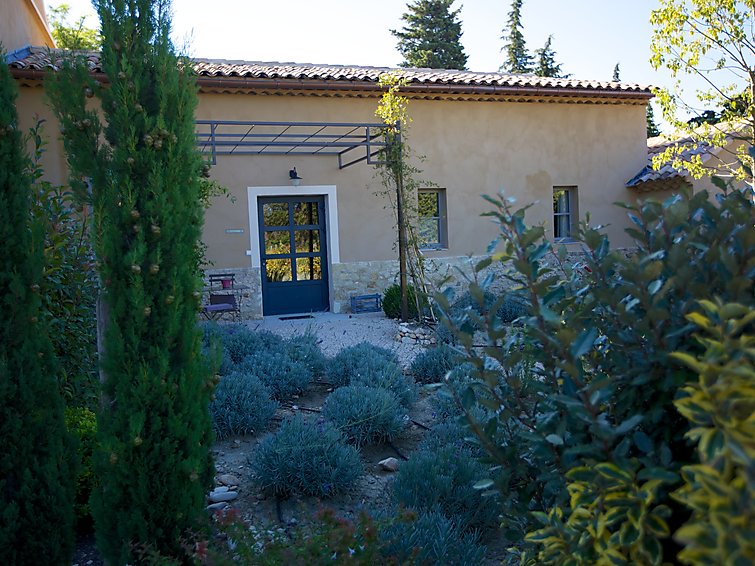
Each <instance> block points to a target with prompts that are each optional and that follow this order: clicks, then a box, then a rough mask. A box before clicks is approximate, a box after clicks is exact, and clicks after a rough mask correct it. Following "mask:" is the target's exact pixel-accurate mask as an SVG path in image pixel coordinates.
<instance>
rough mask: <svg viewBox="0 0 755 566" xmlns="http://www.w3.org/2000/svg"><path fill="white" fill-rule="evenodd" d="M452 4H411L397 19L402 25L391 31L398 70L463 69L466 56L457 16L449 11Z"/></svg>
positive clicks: (424, 0) (423, 0)
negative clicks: (398, 55) (400, 59)
mask: <svg viewBox="0 0 755 566" xmlns="http://www.w3.org/2000/svg"><path fill="white" fill-rule="evenodd" d="M453 3H454V0H415V2H414V3H412V4H409V5H408V6H407V10H408V11H407V12H406V13H405V14H404V15H403V16H402V17H401V19H402V20H403V21H404V22H406V25H405V26H404V28H403V29H402V30H401V31H396V30H391V33H392V34H393V35H394V36H396V37H397V38H398V40H399V41H398V50H399V52H400V53H401V55H403V56H404V62H403V63H401V66H402V67H422V68H425V67H426V68H430V69H466V66H467V56H466V54H465V53H464V47H463V46H462V45H461V22H460V21H459V12H460V11H461V8H459V9H457V10H453V11H452V10H451V4H453Z"/></svg>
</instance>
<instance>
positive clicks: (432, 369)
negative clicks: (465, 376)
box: [409, 344, 462, 383]
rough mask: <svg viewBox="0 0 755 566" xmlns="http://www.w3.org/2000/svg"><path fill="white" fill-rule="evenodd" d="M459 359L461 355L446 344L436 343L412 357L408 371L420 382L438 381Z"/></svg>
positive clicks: (457, 363)
mask: <svg viewBox="0 0 755 566" xmlns="http://www.w3.org/2000/svg"><path fill="white" fill-rule="evenodd" d="M461 359H462V356H461V355H459V353H458V352H457V351H456V350H454V349H453V348H451V347H450V346H448V345H447V344H438V346H437V347H435V348H430V349H428V350H425V351H424V352H422V353H420V354H419V355H418V356H417V357H416V358H414V361H413V362H412V365H411V367H410V368H409V371H410V372H411V374H412V375H413V376H414V379H416V380H417V381H418V382H420V383H438V382H439V381H442V380H443V378H444V377H445V375H446V372H448V371H450V370H451V369H453V368H454V367H456V366H457V365H459V363H460V362H461Z"/></svg>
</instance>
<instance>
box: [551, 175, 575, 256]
mask: <svg viewBox="0 0 755 566" xmlns="http://www.w3.org/2000/svg"><path fill="white" fill-rule="evenodd" d="M576 223H577V187H554V188H553V238H554V239H555V240H556V241H557V242H558V241H561V242H563V241H568V240H571V239H573V237H574V233H575V228H576Z"/></svg>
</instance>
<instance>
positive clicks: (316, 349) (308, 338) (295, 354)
mask: <svg viewBox="0 0 755 566" xmlns="http://www.w3.org/2000/svg"><path fill="white" fill-rule="evenodd" d="M285 347H286V349H287V351H288V354H289V357H290V358H291V359H292V360H293V361H295V362H301V363H303V364H304V365H305V366H307V367H308V368H309V370H310V371H311V372H312V376H313V377H320V376H322V375H323V374H324V373H325V368H326V367H327V363H328V361H327V359H326V358H325V355H324V354H323V353H322V350H321V349H320V346H318V345H317V336H316V335H315V334H313V333H311V332H305V333H304V334H297V335H295V336H292V337H291V338H289V339H288V340H286V343H285Z"/></svg>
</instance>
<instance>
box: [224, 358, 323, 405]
mask: <svg viewBox="0 0 755 566" xmlns="http://www.w3.org/2000/svg"><path fill="white" fill-rule="evenodd" d="M234 367H235V371H239V372H243V373H249V374H252V375H255V376H257V377H258V378H259V379H260V381H261V382H262V383H263V384H265V385H266V386H267V387H268V388H269V389H270V396H271V397H272V398H273V399H277V400H279V401H284V400H287V399H290V398H291V397H292V396H294V395H298V394H300V393H302V392H303V391H304V390H306V389H307V387H308V386H309V383H310V381H311V380H312V372H311V371H310V369H309V368H308V367H307V366H306V365H305V364H304V363H303V362H297V361H294V360H292V359H291V358H290V357H289V356H288V355H287V354H286V353H284V352H276V351H274V350H273V351H267V350H259V351H258V352H257V353H256V354H254V355H253V356H248V357H246V358H244V360H243V361H242V362H241V363H238V364H236V365H235V366H234Z"/></svg>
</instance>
